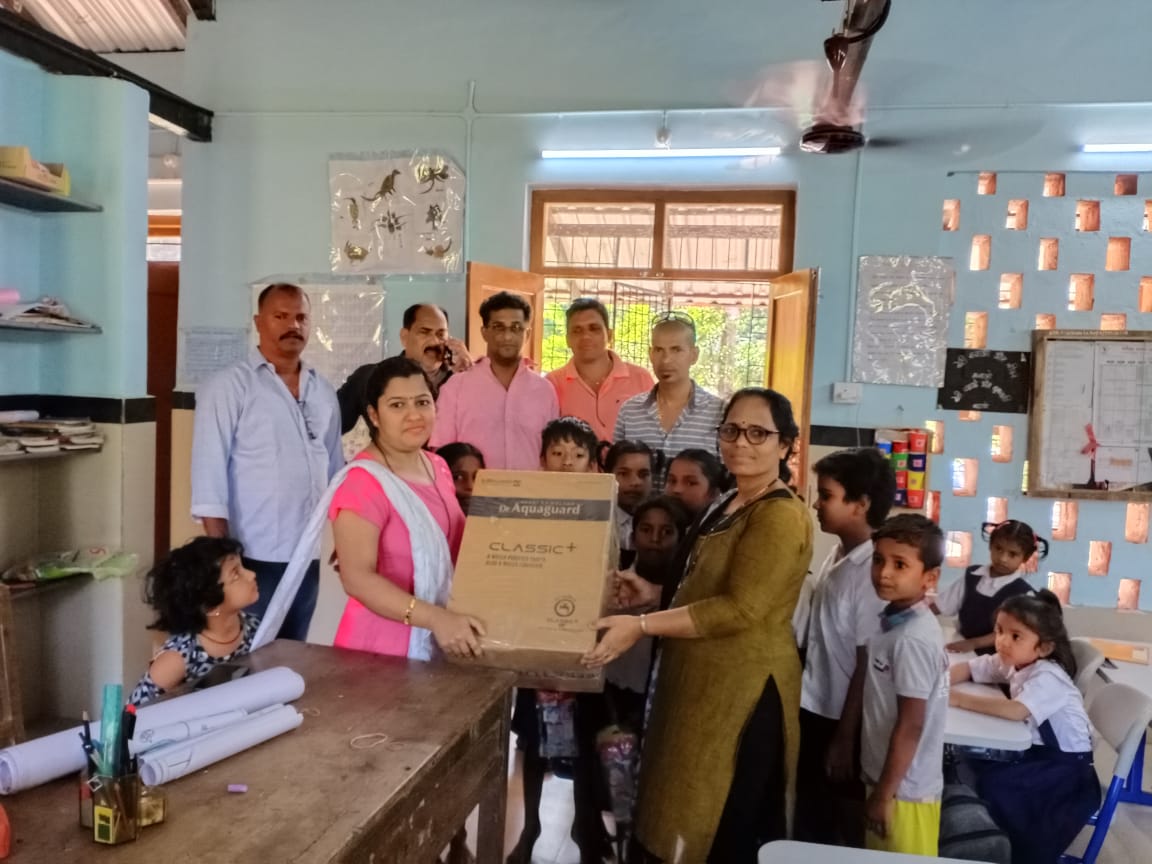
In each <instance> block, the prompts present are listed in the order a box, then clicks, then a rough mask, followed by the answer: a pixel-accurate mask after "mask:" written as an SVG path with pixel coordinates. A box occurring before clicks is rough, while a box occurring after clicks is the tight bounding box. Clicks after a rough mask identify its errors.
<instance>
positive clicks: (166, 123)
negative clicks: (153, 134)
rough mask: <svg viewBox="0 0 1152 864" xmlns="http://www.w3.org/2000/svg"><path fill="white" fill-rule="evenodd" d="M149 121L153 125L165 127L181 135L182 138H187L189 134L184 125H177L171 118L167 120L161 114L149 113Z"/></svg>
mask: <svg viewBox="0 0 1152 864" xmlns="http://www.w3.org/2000/svg"><path fill="white" fill-rule="evenodd" d="M148 122H149V123H151V124H152V125H153V126H157V127H159V128H160V129H165V130H167V131H168V132H171V133H173V134H175V135H179V136H180V137H181V138H185V137H187V135H188V130H187V129H185V128H184V127H183V126H177V125H176V124H175V123H173V122H172V121H171V120H165V119H164V118H163V117H161V116H160V115H159V114H149V115H148Z"/></svg>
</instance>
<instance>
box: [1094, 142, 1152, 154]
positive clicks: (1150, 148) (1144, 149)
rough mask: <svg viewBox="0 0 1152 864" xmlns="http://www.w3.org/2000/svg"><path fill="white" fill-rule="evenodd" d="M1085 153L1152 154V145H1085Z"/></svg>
mask: <svg viewBox="0 0 1152 864" xmlns="http://www.w3.org/2000/svg"><path fill="white" fill-rule="evenodd" d="M1080 149H1081V151H1083V152H1084V153H1152V144H1141V143H1137V144H1085V145H1084V146H1083V147H1081V148H1080Z"/></svg>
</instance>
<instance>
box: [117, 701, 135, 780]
mask: <svg viewBox="0 0 1152 864" xmlns="http://www.w3.org/2000/svg"><path fill="white" fill-rule="evenodd" d="M135 731H136V706H135V705H126V706H125V707H124V716H123V718H121V720H120V765H121V768H122V770H124V771H128V772H131V771H133V770H134V768H135V764H136V759H135V758H134V757H133V756H132V755H131V754H130V753H129V752H128V742H129V741H130V740H131V738H132V735H133V733H134V732H135Z"/></svg>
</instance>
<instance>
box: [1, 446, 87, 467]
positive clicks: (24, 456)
mask: <svg viewBox="0 0 1152 864" xmlns="http://www.w3.org/2000/svg"><path fill="white" fill-rule="evenodd" d="M103 449H104V448H103V447H97V448H92V447H88V448H86V449H83V450H53V451H52V452H51V453H5V454H0V463H4V462H36V461H39V460H41V459H58V458H60V457H61V456H82V455H84V454H85V453H99V452H100V451H101V450H103Z"/></svg>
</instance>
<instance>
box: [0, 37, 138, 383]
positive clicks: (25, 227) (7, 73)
mask: <svg viewBox="0 0 1152 864" xmlns="http://www.w3.org/2000/svg"><path fill="white" fill-rule="evenodd" d="M0 106H3V107H2V110H0V138H2V139H3V143H13V144H15V143H22V144H27V145H28V146H30V147H31V148H32V149H33V154H34V156H35V157H36V158H37V159H39V160H40V161H43V162H64V163H65V164H67V166H68V170H69V173H70V174H71V177H72V195H73V196H74V197H76V198H80V199H83V200H85V201H92V202H94V203H98V204H100V205H102V206H103V208H104V210H103V212H102V213H98V214H86V213H77V214H48V215H42V216H35V215H32V214H30V213H26V212H24V211H18V210H13V209H8V208H4V209H2V210H0V284H2V285H4V286H5V287H13V288H17V289H19V290H20V291H21V294H22V295H23V296H24V297H27V298H36V297H39V296H42V295H51V296H55V297H60V298H61V299H62V300H64V302H66V303H67V304H68V305H69V307H70V308H71V309H72V310H73V311H74V312H75V313H76V314H77V315H79V316H80V317H83V318H86V319H88V320H92V321H95V322H96V323H98V324H100V326H101V327H102V328H103V330H104V332H103V333H102V334H99V335H89V334H72V335H65V334H55V333H53V334H16V333H12V332H4V333H0V393H46V394H66V395H84V396H112V397H127V396H142V395H144V394H145V388H146V382H147V273H146V262H145V242H146V236H147V218H148V217H147V179H148V96H147V94H146V93H145V92H144V91H143V90H141V89H139V88H137V87H135V86H133V85H131V84H127V83H125V82H122V81H116V80H113V79H110V78H87V77H71V76H61V75H49V74H47V73H45V72H42V71H41V70H39V69H38V68H36V67H33V66H31V65H29V64H26V63H24V62H22V61H18V60H15V59H14V58H12V57H10V56H8V55H0Z"/></svg>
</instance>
